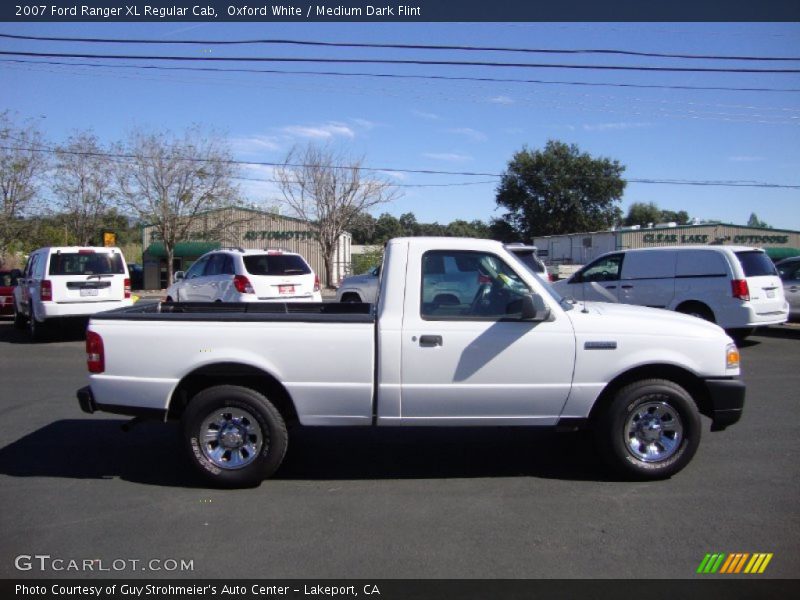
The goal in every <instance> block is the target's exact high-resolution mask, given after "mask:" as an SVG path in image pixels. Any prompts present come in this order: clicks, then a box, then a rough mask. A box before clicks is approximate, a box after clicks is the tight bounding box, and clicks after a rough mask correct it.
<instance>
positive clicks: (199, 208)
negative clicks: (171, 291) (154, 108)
mask: <svg viewBox="0 0 800 600" xmlns="http://www.w3.org/2000/svg"><path fill="white" fill-rule="evenodd" d="M119 153H120V154H123V155H125V157H126V161H125V162H124V163H121V164H120V165H119V166H118V167H117V183H118V194H119V196H118V200H119V203H120V205H121V207H122V208H123V210H127V211H128V212H130V213H132V214H133V215H135V216H136V217H138V219H139V220H140V221H143V222H145V223H149V224H152V225H155V229H156V232H157V234H158V236H159V237H160V238H161V241H162V242H163V243H164V250H165V253H166V255H167V277H168V279H167V280H168V281H172V262H173V258H174V256H175V246H176V245H177V243H178V242H181V241H185V240H188V239H190V234H191V232H192V231H195V230H196V229H197V227H196V225H197V223H198V221H199V220H200V219H201V218H202V214H203V213H204V212H207V211H209V210H213V209H217V208H222V207H225V206H230V205H232V204H233V203H234V202H235V199H236V197H237V190H236V188H235V187H234V185H233V183H232V179H233V176H234V174H235V173H234V163H233V161H232V159H231V154H230V150H229V148H228V146H227V144H226V143H225V142H224V141H223V140H221V139H220V138H217V137H215V136H212V135H208V136H207V135H205V134H204V133H203V132H202V131H201V130H200V129H199V128H197V127H192V128H190V129H188V130H187V131H186V132H185V133H184V135H183V136H182V137H177V136H173V135H171V134H169V133H152V132H143V131H135V132H133V133H131V134H130V136H129V137H128V139H127V140H126V141H125V142H124V143H123V144H122V145H121V146H120V148H119ZM221 226H225V224H224V223H223V224H221ZM207 233H209V232H207ZM209 234H210V233H209Z"/></svg>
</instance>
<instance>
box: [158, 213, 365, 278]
mask: <svg viewBox="0 0 800 600" xmlns="http://www.w3.org/2000/svg"><path fill="white" fill-rule="evenodd" d="M189 238H190V239H189V240H186V241H183V242H180V243H178V244H177V245H176V247H175V257H174V260H173V272H174V271H185V270H186V269H188V268H189V266H191V264H192V263H193V262H194V261H195V260H197V259H198V258H199V257H200V256H202V255H203V254H205V253H206V252H209V251H211V250H214V249H216V248H220V247H234V248H243V249H264V248H270V249H283V250H287V251H289V252H297V253H298V254H301V255H302V256H303V257H304V258H305V259H306V261H307V262H308V264H309V265H310V266H311V268H312V269H314V272H315V273H316V274H317V275H318V276H319V278H320V282H321V283H322V284H323V285H328V282H327V281H325V265H324V262H323V258H322V250H321V248H320V244H319V242H318V241H317V239H316V237H315V235H314V232H313V231H312V229H311V227H310V226H309V224H308V222H306V221H303V220H301V219H295V218H292V217H286V216H283V215H279V214H275V213H271V212H265V211H260V210H253V209H249V208H223V209H219V210H212V211H208V212H206V213H203V214H202V215H201V217H200V218H198V219H197V220H196V222H195V223H194V224H193V226H192V228H191V231H190V234H189ZM350 242H351V236H350V234H349V233H345V234H343V235H342V236H341V237H340V238H339V244H338V246H337V249H336V253H335V254H334V259H333V260H334V274H333V280H334V281H333V283H336V282H338V281H339V279H341V278H342V277H344V275H345V274H348V273H349V272H350ZM142 248H143V249H144V252H143V262H144V287H145V289H164V288H166V287H167V286H168V282H167V260H166V252H165V249H164V243H163V242H162V241H161V240H160V237H159V235H158V231H157V230H156V227H155V226H153V225H148V226H145V227H144V228H143V229H142Z"/></svg>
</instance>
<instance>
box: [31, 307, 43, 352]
mask: <svg viewBox="0 0 800 600" xmlns="http://www.w3.org/2000/svg"><path fill="white" fill-rule="evenodd" d="M28 337H29V338H30V340H31V342H34V343H36V342H41V341H42V339H43V338H44V323H39V321H37V320H36V315H35V313H34V312H33V305H32V304H31V305H30V306H29V307H28Z"/></svg>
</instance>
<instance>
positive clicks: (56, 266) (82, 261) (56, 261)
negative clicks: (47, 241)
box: [48, 252, 125, 275]
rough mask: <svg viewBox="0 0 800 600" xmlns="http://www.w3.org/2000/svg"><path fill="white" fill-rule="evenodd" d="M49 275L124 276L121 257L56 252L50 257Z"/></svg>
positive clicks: (101, 253)
mask: <svg viewBox="0 0 800 600" xmlns="http://www.w3.org/2000/svg"><path fill="white" fill-rule="evenodd" d="M48 272H49V274H50V275H124V274H125V265H124V264H123V262H122V255H120V254H116V253H113V254H112V253H109V252H57V253H55V254H51V255H50V269H49V271H48Z"/></svg>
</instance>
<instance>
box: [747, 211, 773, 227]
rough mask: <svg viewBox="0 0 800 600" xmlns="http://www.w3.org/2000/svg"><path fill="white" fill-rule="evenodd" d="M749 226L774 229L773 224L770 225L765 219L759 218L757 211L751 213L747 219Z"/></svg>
mask: <svg viewBox="0 0 800 600" xmlns="http://www.w3.org/2000/svg"><path fill="white" fill-rule="evenodd" d="M747 226H748V227H763V228H764V229H772V226H771V225H768V224H767V223H765V222H764V221H762V220H761V219H759V218H758V215H757V214H756V213H750V218H749V219H748V220H747Z"/></svg>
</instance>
